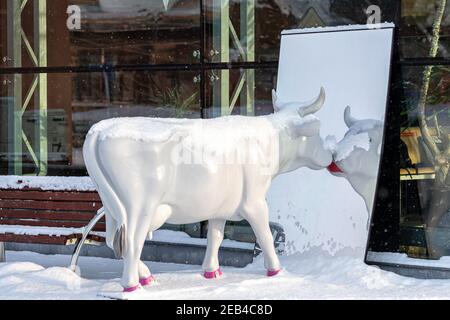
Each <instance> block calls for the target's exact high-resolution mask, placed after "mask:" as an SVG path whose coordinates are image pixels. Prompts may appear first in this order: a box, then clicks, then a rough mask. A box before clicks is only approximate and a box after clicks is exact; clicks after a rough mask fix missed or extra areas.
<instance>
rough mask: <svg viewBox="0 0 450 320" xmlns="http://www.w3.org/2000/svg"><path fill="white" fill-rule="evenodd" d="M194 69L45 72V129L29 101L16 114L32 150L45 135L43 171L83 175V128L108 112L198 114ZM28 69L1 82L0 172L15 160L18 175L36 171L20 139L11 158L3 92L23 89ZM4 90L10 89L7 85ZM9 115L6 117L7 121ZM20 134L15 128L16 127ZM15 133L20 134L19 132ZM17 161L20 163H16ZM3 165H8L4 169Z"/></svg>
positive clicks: (9, 100) (7, 98) (8, 98)
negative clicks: (39, 129) (45, 164)
mask: <svg viewBox="0 0 450 320" xmlns="http://www.w3.org/2000/svg"><path fill="white" fill-rule="evenodd" d="M195 75H196V72H189V71H182V72H174V71H171V72H151V73H149V72H131V71H118V72H104V73H101V72H94V73H72V74H71V73H50V74H48V75H47V76H48V106H47V121H46V124H47V134H46V136H43V137H40V136H39V135H38V134H37V132H36V129H37V121H36V118H37V116H38V113H39V111H38V108H37V106H36V105H35V103H36V100H30V102H29V104H28V107H27V110H26V111H25V112H24V114H23V117H22V119H23V120H22V129H23V131H24V134H25V136H26V137H27V139H28V141H29V143H30V145H31V147H32V149H33V150H36V149H38V147H37V145H36V144H37V143H38V142H39V139H40V138H43V139H46V140H47V148H48V173H47V174H48V175H85V174H86V171H85V168H84V163H83V159H82V145H83V142H84V137H85V135H86V133H87V131H88V130H89V128H90V127H91V126H92V125H93V124H94V123H96V122H98V121H100V120H103V119H108V118H114V117H134V116H145V117H178V118H179V117H184V118H199V117H200V104H199V87H198V85H197V84H195V83H194V82H193V80H192V79H193V78H194V76H195ZM34 77H35V75H34V74H24V75H20V76H17V75H6V76H3V77H2V78H1V81H2V95H1V96H2V99H1V102H2V105H1V106H2V108H1V110H2V113H1V117H2V123H3V124H6V123H7V124H8V125H3V126H1V128H2V133H3V134H2V136H1V137H0V140H1V154H2V157H1V159H0V162H1V167H2V169H1V170H2V174H8V173H9V174H11V173H10V172H9V171H10V170H11V167H14V166H15V165H21V166H22V168H23V174H33V173H36V164H35V162H34V161H33V152H32V151H31V150H29V149H28V148H27V146H26V145H25V144H24V143H22V144H23V147H22V152H23V155H22V156H20V157H19V158H17V159H15V160H14V159H11V153H12V151H11V150H12V149H11V148H12V145H13V144H14V141H15V139H17V135H15V134H14V122H13V121H10V120H11V116H12V110H13V109H12V108H13V107H14V101H15V97H14V96H12V95H11V94H10V92H8V87H9V88H12V87H13V85H14V84H15V83H17V82H19V81H20V82H21V84H22V85H23V86H24V87H25V88H26V87H29V85H30V83H31V82H32V80H33V78H34ZM9 91H10V90H9ZM8 120H9V121H8ZM19 133H20V132H19ZM19 137H20V134H19ZM19 162H20V163H19ZM8 168H9V169H8Z"/></svg>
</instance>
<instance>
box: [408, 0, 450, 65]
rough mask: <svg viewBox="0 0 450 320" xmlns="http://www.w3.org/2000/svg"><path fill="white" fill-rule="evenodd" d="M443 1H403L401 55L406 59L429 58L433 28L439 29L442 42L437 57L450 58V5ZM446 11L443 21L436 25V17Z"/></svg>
mask: <svg viewBox="0 0 450 320" xmlns="http://www.w3.org/2000/svg"><path fill="white" fill-rule="evenodd" d="M441 3H443V2H441V1H429V0H403V1H402V17H401V19H402V21H401V28H400V43H401V55H402V57H404V58H426V57H429V53H430V49H431V43H432V39H433V37H432V35H433V28H434V27H437V28H438V29H439V34H440V38H441V40H440V42H439V47H438V50H437V57H447V58H448V57H450V3H449V2H448V1H447V2H446V5H445V6H442V5H441ZM440 10H444V13H443V17H442V21H441V23H440V24H439V26H437V25H436V23H435V22H436V21H437V20H436V15H438V14H439V13H440V12H439V11H440Z"/></svg>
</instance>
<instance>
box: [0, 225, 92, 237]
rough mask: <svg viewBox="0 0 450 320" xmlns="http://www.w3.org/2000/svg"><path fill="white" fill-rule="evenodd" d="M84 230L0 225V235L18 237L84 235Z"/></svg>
mask: <svg viewBox="0 0 450 320" xmlns="http://www.w3.org/2000/svg"><path fill="white" fill-rule="evenodd" d="M83 231H84V228H56V227H55V228H54V227H51V228H49V227H35V226H19V225H4V224H2V225H0V233H10V234H18V235H29V236H37V235H49V236H69V235H72V234H81V233H83Z"/></svg>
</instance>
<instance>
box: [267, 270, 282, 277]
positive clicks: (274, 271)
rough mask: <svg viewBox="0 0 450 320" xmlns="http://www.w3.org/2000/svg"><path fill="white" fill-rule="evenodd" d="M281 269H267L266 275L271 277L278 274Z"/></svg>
mask: <svg viewBox="0 0 450 320" xmlns="http://www.w3.org/2000/svg"><path fill="white" fill-rule="evenodd" d="M280 271H281V269H278V270H267V276H268V277H273V276H276V275H277V274H279V273H280Z"/></svg>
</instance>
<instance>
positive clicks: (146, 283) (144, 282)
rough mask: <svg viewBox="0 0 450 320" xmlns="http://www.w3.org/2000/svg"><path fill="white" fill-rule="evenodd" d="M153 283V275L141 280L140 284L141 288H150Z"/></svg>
mask: <svg viewBox="0 0 450 320" xmlns="http://www.w3.org/2000/svg"><path fill="white" fill-rule="evenodd" d="M152 282H155V277H154V276H153V275H150V276H149V277H148V278H145V279H141V280H139V283H140V284H141V286H143V287H145V286H149V285H150V284H151V283H152Z"/></svg>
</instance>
